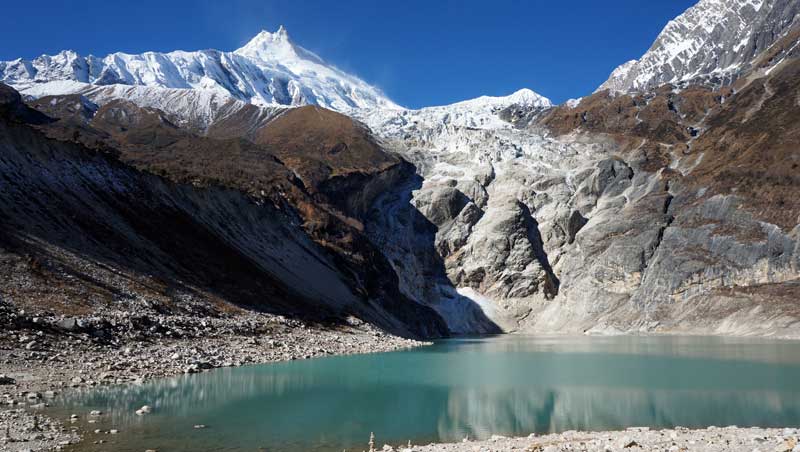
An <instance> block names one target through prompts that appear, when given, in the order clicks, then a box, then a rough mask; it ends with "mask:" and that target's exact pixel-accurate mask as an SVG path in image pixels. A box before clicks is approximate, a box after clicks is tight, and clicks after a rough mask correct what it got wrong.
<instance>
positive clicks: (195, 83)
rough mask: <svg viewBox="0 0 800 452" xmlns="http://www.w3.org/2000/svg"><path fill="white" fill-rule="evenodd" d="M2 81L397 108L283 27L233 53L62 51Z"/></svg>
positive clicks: (13, 69)
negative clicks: (173, 90) (187, 91)
mask: <svg viewBox="0 0 800 452" xmlns="http://www.w3.org/2000/svg"><path fill="white" fill-rule="evenodd" d="M0 80H1V81H3V82H5V83H7V84H9V85H11V86H14V87H15V88H17V89H18V90H20V91H24V90H26V89H33V88H34V87H35V86H36V85H38V84H42V83H47V82H54V81H75V82H81V83H86V84H91V85H98V86H107V85H128V86H146V87H159V88H177V89H197V90H211V91H216V92H219V93H227V94H228V95H229V96H230V97H232V98H234V99H237V100H239V101H242V102H246V103H252V104H255V105H260V106H276V105H286V106H299V105H307V104H314V105H320V106H322V107H326V108H330V109H333V110H338V111H346V110H348V109H352V108H400V107H399V106H398V105H397V104H395V103H394V102H392V101H391V100H390V99H389V98H388V97H386V96H385V95H384V94H383V93H382V92H381V91H380V90H379V89H377V88H375V87H373V86H371V85H369V84H368V83H366V82H364V81H363V80H361V79H359V78H358V77H355V76H353V75H350V74H347V73H345V72H343V71H341V70H339V69H337V68H335V67H333V66H331V65H329V64H326V63H325V62H324V61H323V60H322V59H321V58H320V57H319V56H317V55H315V54H314V53H312V52H310V51H308V50H306V49H303V48H302V47H300V46H298V45H296V44H295V43H294V42H292V41H291V39H290V38H289V35H288V33H287V32H286V29H285V28H283V27H280V28H279V29H278V31H276V32H275V33H270V32H267V31H262V32H260V33H259V34H258V35H256V36H255V37H254V38H253V39H252V40H251V41H250V42H249V43H247V44H246V45H245V46H243V47H242V48H240V49H237V50H235V51H233V52H223V51H219V50H200V51H195V52H187V51H182V50H176V51H173V52H168V53H160V52H144V53H142V54H138V55H132V54H126V53H122V52H117V53H112V54H110V55H107V56H105V57H103V58H98V57H95V56H92V55H89V56H87V57H82V56H81V55H78V54H77V53H76V52H74V51H71V50H65V51H62V52H60V53H58V54H57V55H42V56H40V57H38V58H35V59H33V60H31V61H25V60H22V59H17V60H13V61H5V62H0ZM39 91H41V90H39Z"/></svg>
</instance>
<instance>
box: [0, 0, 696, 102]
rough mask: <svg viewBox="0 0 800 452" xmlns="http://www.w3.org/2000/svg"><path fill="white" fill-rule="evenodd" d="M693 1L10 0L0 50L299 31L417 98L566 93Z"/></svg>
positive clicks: (584, 89) (0, 55) (140, 45)
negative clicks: (280, 28)
mask: <svg viewBox="0 0 800 452" xmlns="http://www.w3.org/2000/svg"><path fill="white" fill-rule="evenodd" d="M693 3H694V0H607V1H596V0H571V1H570V0H560V1H559V0H554V1H544V0H541V1H540V0H529V1H521V0H485V1H470V0H463V1H445V0H441V1H436V0H428V1H422V0H403V1H391V2H390V1H376V0H339V1H334V0H329V1H300V0H294V1H289V0H230V1H224V2H222V1H184V0H182V1H169V0H157V1H156V0H138V1H136V2H117V1H108V0H104V1H97V0H84V1H70V0H63V1H49V0H45V1H38V2H9V4H7V5H5V6H4V7H3V10H4V16H5V18H4V20H3V27H2V29H0V43H2V44H0V59H2V60H9V59H14V58H18V57H23V58H32V57H35V56H37V55H40V54H42V53H48V54H51V53H56V52H58V51H60V50H63V49H67V48H68V49H74V50H76V51H78V52H79V53H81V54H89V53H92V54H95V55H105V54H107V53H110V52H114V51H118V50H119V51H125V52H129V53H139V52H143V51H146V50H156V51H170V50H175V49H181V50H197V49H206V48H216V49H220V50H233V49H236V48H237V47H239V46H241V45H242V44H244V43H245V42H247V40H248V39H249V38H250V37H252V36H253V35H255V34H256V33H257V32H258V31H259V30H261V29H267V30H270V31H274V30H275V29H277V27H278V26H279V25H281V24H283V25H285V26H286V28H287V30H288V31H289V35H290V36H291V38H292V39H293V40H294V41H295V42H296V43H298V44H300V45H301V46H303V47H305V48H307V49H309V50H311V51H313V52H315V53H317V54H319V55H320V56H321V57H322V58H324V59H325V60H327V61H328V62H330V63H333V64H334V65H336V66H338V67H339V68H341V69H343V70H346V71H348V72H351V73H354V74H356V75H358V76H360V77H361V78H363V79H364V80H366V81H368V82H370V83H372V84H375V85H377V86H379V87H380V88H381V89H383V91H384V92H385V93H386V94H387V95H388V96H389V97H390V98H392V99H393V100H394V101H396V102H398V103H400V104H401V105H404V106H408V107H413V108H417V107H422V106H428V105H441V104H447V103H452V102H456V101H459V100H463V99H468V98H473V97H477V96H480V95H483V94H487V95H504V94H509V93H511V92H513V91H516V90H517V89H519V88H530V89H533V90H534V91H536V92H539V93H540V94H543V95H545V96H547V97H550V98H551V99H552V100H553V101H555V102H562V101H564V100H566V99H568V98H570V97H579V96H582V95H585V94H588V93H590V92H592V91H593V90H594V89H595V88H596V87H597V86H598V85H599V84H600V83H602V82H603V81H604V80H605V79H606V78H607V77H608V74H609V73H610V72H611V70H612V69H613V68H614V67H616V66H617V65H619V64H621V63H623V62H625V61H627V60H629V59H632V58H637V57H639V56H640V55H641V54H642V53H644V52H645V51H646V50H647V48H648V47H649V46H650V45H651V44H652V42H653V40H654V39H655V37H656V36H657V35H658V32H659V31H660V30H661V29H662V28H663V26H664V25H665V24H666V23H667V22H668V21H669V20H670V19H672V18H674V17H675V16H677V15H678V14H680V13H681V12H683V11H684V10H685V9H686V8H688V7H689V6H691V5H692V4H693Z"/></svg>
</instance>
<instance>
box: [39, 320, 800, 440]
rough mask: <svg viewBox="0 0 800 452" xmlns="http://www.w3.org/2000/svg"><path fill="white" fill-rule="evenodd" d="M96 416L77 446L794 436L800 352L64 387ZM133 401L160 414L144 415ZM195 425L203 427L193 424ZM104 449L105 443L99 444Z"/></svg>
mask: <svg viewBox="0 0 800 452" xmlns="http://www.w3.org/2000/svg"><path fill="white" fill-rule="evenodd" d="M54 405H55V406H54V408H52V409H51V410H53V411H51V413H53V414H55V413H62V414H63V416H65V417H68V414H69V413H76V414H79V415H80V416H81V419H82V420H81V421H79V423H78V424H79V425H81V423H83V422H85V418H86V414H88V413H89V411H90V410H95V409H96V410H102V411H103V412H104V413H105V414H104V415H103V416H102V417H101V418H100V421H99V422H98V423H97V424H82V426H83V427H84V429H88V430H94V429H95V428H97V429H104V430H108V429H111V428H115V429H119V430H120V434H118V435H106V434H101V435H97V436H95V435H91V434H90V435H88V436H87V437H86V440H85V441H84V443H83V444H82V445H81V446H79V448H78V449H77V450H81V451H94V450H97V451H99V450H114V451H118V452H128V451H130V452H141V451H143V450H145V449H157V450H159V451H162V452H168V451H193V452H196V451H220V450H224V451H254V450H268V451H300V450H319V451H337V452H341V451H342V450H344V449H346V450H352V451H362V450H365V449H366V448H367V441H368V439H369V435H370V432H375V436H376V443H377V447H378V448H380V447H381V446H382V445H383V444H392V445H394V446H398V445H403V444H406V443H407V442H408V441H409V440H410V441H411V442H412V443H414V444H427V443H430V442H440V441H460V440H462V439H463V438H464V437H469V438H472V439H476V438H487V437H489V436H491V435H493V434H499V435H506V436H510V435H527V434H529V433H531V432H536V433H548V432H561V431H566V430H608V429H621V428H625V427H631V426H649V427H654V428H659V427H674V426H685V427H707V426H711V425H716V426H727V425H738V426H761V427H784V426H792V427H797V426H799V425H800V342H793V341H772V340H766V339H745V338H719V337H672V336H658V337H652V336H639V337H637V336H634V337H630V336H620V337H536V336H519V335H507V336H496V337H487V338H472V339H450V340H445V341H440V342H438V343H436V344H435V345H433V346H430V347H422V348H417V349H413V350H408V351H400V352H393V353H381V354H371V355H356V356H340V357H330V358H320V359H312V360H305V361H293V362H285V363H276V364H269V365H260V366H252V367H241V368H231V369H218V370H215V371H212V372H209V373H204V374H198V375H186V376H181V377H176V378H171V379H163V380H159V381H154V382H150V383H147V384H145V385H142V386H135V385H130V386H118V387H107V388H98V389H94V390H91V391H85V392H75V391H72V392H69V391H68V392H66V393H65V394H63V395H61V396H60V397H59V398H58V399H56V401H55V402H54ZM142 405H150V406H152V407H153V413H152V414H149V415H146V416H137V415H135V414H134V411H135V410H136V409H137V408H139V407H141V406H142ZM196 424H204V425H206V426H207V428H205V429H202V430H198V429H194V428H193V426H194V425H196ZM99 439H103V440H105V441H106V443H105V444H102V445H94V444H92V442H93V441H96V440H99Z"/></svg>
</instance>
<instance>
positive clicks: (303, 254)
mask: <svg viewBox="0 0 800 452" xmlns="http://www.w3.org/2000/svg"><path fill="white" fill-rule="evenodd" d="M2 94H3V102H2V109H0V110H2V111H1V113H2V118H0V119H1V122H0V127H1V128H2V131H1V133H0V140H2V142H1V145H2V154H0V165H1V166H2V167H1V168H0V177H2V187H3V189H2V190H0V197H2V199H1V200H0V229H1V230H2V235H0V246H2V260H1V261H0V265H2V267H3V273H4V274H7V275H9V277H8V278H5V279H4V280H3V282H2V284H1V285H0V296H1V297H2V298H3V299H4V300H5V302H11V303H13V304H14V305H15V306H18V307H20V308H25V309H29V310H33V311H37V310H40V311H47V310H50V311H54V312H57V313H65V314H74V313H81V312H90V311H92V310H95V309H98V308H100V307H111V308H121V309H125V308H130V309H134V310H135V307H136V305H137V304H138V303H146V304H157V305H159V306H163V308H164V309H167V310H171V309H175V310H182V309H185V310H193V309H207V310H211V311H225V310H231V309H239V308H245V309H255V310H264V311H269V312H275V313H280V314H286V315H290V316H297V317H301V318H305V319H310V320H313V321H318V322H333V323H335V322H338V321H341V320H342V319H344V318H345V317H346V316H348V315H356V316H358V317H361V318H363V319H365V320H368V321H370V322H372V323H375V324H377V325H379V326H381V327H383V328H385V329H388V330H390V331H393V332H397V333H401V334H405V335H416V336H440V335H443V334H446V333H447V330H446V327H445V326H444V324H443V322H442V321H441V320H440V318H439V317H438V316H437V315H436V314H435V312H433V311H432V310H430V309H429V308H426V307H424V306H421V305H419V304H417V303H414V302H412V301H410V300H407V299H405V298H404V297H403V296H402V295H400V294H399V292H398V291H397V287H396V286H397V284H396V279H395V280H393V278H392V276H393V275H392V274H391V272H387V271H385V268H386V264H385V261H383V260H382V259H381V255H380V253H379V252H378V251H377V250H375V249H374V247H371V246H370V244H369V242H368V241H367V240H365V239H364V238H363V236H362V235H361V234H360V232H359V228H358V225H357V220H354V219H352V218H351V217H349V216H348V215H350V212H345V211H344V209H345V208H346V207H347V206H343V207H342V209H339V208H337V207H336V206H335V203H333V202H331V203H328V202H327V200H326V198H325V196H326V192H325V191H324V190H312V189H309V188H308V187H306V185H305V182H304V181H303V180H302V179H299V178H298V177H297V176H295V174H296V173H298V174H301V173H300V171H298V168H292V167H290V166H287V165H285V164H284V163H283V162H282V161H281V160H280V159H279V158H278V157H277V156H276V154H277V153H276V152H273V151H272V150H270V149H269V148H268V147H267V146H261V145H256V144H254V143H252V142H250V141H247V140H243V139H239V138H236V139H213V138H207V137H199V136H196V135H193V134H192V133H190V132H187V131H185V130H182V129H180V128H178V127H175V126H174V125H173V124H172V123H170V121H169V120H168V119H167V118H165V117H164V115H163V114H161V113H160V112H158V111H155V110H148V109H141V108H139V107H135V106H134V105H133V104H130V103H126V102H124V101H119V102H113V103H110V104H106V105H104V106H102V107H99V108H98V107H97V106H94V105H92V104H91V103H90V102H87V101H86V100H85V99H82V98H80V97H77V96H72V97H67V98H60V99H58V102H50V100H52V99H49V100H48V101H47V105H49V106H50V108H49V109H48V113H49V116H50V117H52V118H54V119H48V117H47V116H44V115H43V114H40V113H38V112H36V111H34V110H32V109H28V108H27V107H25V106H24V105H22V104H21V102H20V99H19V96H18V95H17V94H16V93H15V92H13V91H12V90H10V89H9V88H7V87H3V88H2ZM87 109H89V110H94V111H90V114H86V110H87ZM59 117H61V118H62V119H61V120H55V119H56V118H59ZM45 134H46V135H49V137H47V136H45ZM310 152H311V151H310ZM376 152H378V150H376ZM372 157H374V155H372V156H370V159H372ZM355 159H356V157H353V158H352V160H355ZM404 165H406V164H405V163H404V162H402V161H400V160H398V159H394V158H388V157H387V166H382V167H379V168H377V169H374V168H372V167H368V166H366V165H365V166H364V167H362V168H359V170H360V173H359V174H363V175H364V176H362V177H366V178H367V179H369V178H370V177H374V178H375V179H380V178H381V175H382V174H384V173H386V172H388V171H389V168H388V166H392V167H397V168H398V170H397V171H407V170H406V169H404V168H405V167H404ZM351 166H352V165H351ZM370 171H371V173H370ZM324 180H327V179H324V178H323V181H324ZM316 182H319V181H315V183H316ZM330 193H331V194H336V195H337V196H338V195H340V193H336V192H335V191H332V192H330ZM337 199H338V198H337Z"/></svg>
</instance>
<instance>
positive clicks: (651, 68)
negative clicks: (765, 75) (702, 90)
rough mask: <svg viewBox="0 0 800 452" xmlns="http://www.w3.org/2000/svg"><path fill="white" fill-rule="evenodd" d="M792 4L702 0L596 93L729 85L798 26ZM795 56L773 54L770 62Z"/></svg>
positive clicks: (785, 0) (798, 11) (788, 0)
mask: <svg viewBox="0 0 800 452" xmlns="http://www.w3.org/2000/svg"><path fill="white" fill-rule="evenodd" d="M799 15H800V3H799V2H797V1H795V0H701V1H700V2H699V3H698V4H697V5H695V6H693V7H691V8H689V9H688V10H686V12H684V13H683V14H681V15H680V16H678V17H677V18H675V19H674V20H672V21H670V22H669V23H668V24H667V26H666V27H664V29H663V31H662V32H661V34H659V36H658V38H657V39H656V41H655V42H654V43H653V45H652V47H650V49H649V50H648V51H647V52H646V53H645V54H644V55H643V56H642V57H641V58H640V59H638V60H632V61H629V62H627V63H625V64H623V65H621V66H619V67H618V68H616V69H615V70H614V71H613V72H612V73H611V76H610V77H609V79H608V80H606V81H605V82H604V83H603V84H602V85H600V87H599V88H598V91H599V90H604V89H610V90H612V91H621V92H628V91H636V90H647V89H650V88H655V87H658V86H660V85H663V84H665V83H672V84H683V83H691V82H698V81H699V82H702V83H706V84H711V85H713V86H720V85H722V84H726V83H730V82H731V81H732V80H734V79H736V78H737V77H738V76H739V75H740V74H742V73H744V72H745V71H747V70H748V69H751V68H752V67H753V65H754V62H755V59H756V56H758V55H759V54H761V52H763V51H764V50H766V49H767V48H769V47H770V46H772V45H773V44H776V43H778V44H780V41H781V40H782V39H783V38H785V37H786V36H787V35H789V34H791V33H794V32H796V31H797V27H798V26H800V19H798V17H800V16H799ZM792 52H794V53H795V54H796V52H798V49H796V48H795V49H794V50H792V49H791V46H788V47H787V48H786V49H783V50H780V51H777V50H776V55H775V57H773V59H772V61H771V62H769V64H775V63H777V62H779V61H781V60H782V58H783V57H785V56H788V55H790V54H791V53H792Z"/></svg>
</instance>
